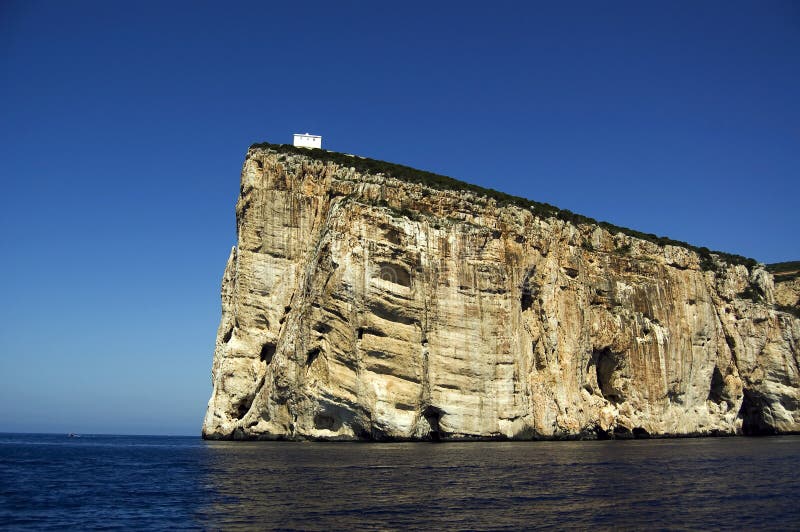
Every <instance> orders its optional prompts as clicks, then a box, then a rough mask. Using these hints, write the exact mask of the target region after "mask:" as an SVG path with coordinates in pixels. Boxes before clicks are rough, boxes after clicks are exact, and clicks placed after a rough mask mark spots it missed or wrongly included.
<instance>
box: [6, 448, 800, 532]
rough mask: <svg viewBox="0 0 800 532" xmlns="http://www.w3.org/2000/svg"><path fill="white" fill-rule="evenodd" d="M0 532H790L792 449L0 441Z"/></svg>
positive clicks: (798, 490)
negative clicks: (641, 531)
mask: <svg viewBox="0 0 800 532" xmlns="http://www.w3.org/2000/svg"><path fill="white" fill-rule="evenodd" d="M0 526H2V527H3V528H12V529H25V528H27V529H36V530H41V529H48V528H59V529H61V528H107V527H114V528H117V527H118V528H135V529H164V528H192V529H237V528H241V529H245V528H246V529H270V528H281V529H312V530H314V529H340V528H350V527H353V528H358V529H397V528H409V527H412V528H436V529H439V528H444V529H520V528H532V527H553V528H563V527H580V528H589V527H591V528H601V529H607V528H625V529H630V528H645V527H647V528H652V527H657V528H669V529H687V528H691V529H696V528H704V529H705V528H755V527H758V528H767V527H768V528H771V529H797V528H798V527H800V437H795V436H786V437H775V438H709V439H691V440H644V441H643V440H636V441H597V442H514V443H446V444H429V443H398V444H355V443H353V444H347V443H336V444H333V443H327V444H326V443H267V442H252V443H246V442H204V441H202V440H200V439H198V438H173V437H153V436H133V437H131V436H88V435H84V436H82V437H81V438H67V437H66V436H65V435H28V434H0Z"/></svg>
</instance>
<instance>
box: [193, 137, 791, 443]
mask: <svg viewBox="0 0 800 532" xmlns="http://www.w3.org/2000/svg"><path fill="white" fill-rule="evenodd" d="M356 160H357V159H354V161H356ZM353 166H358V165H357V164H354V165H353ZM236 215H237V230H238V243H237V245H236V247H234V248H233V249H232V250H231V253H230V256H229V258H228V262H227V266H226V268H225V273H224V277H223V281H222V320H221V323H220V327H219V331H218V334H217V342H216V351H215V355H214V363H213V371H212V380H213V392H212V395H211V399H210V401H209V404H208V411H207V413H206V417H205V421H204V423H203V436H204V437H206V438H226V439H227V438H233V439H330V440H336V439H341V440H352V439H376V440H392V439H469V438H475V439H481V438H498V439H500V438H510V439H536V438H595V437H617V438H620V437H639V436H678V435H713V434H764V433H786V432H794V431H799V430H800V377H799V376H798V352H800V349H799V347H798V343H799V342H800V319H797V318H796V317H794V316H793V315H792V314H791V313H788V312H782V311H778V310H775V308H774V303H775V295H774V283H773V278H772V276H771V275H770V274H769V273H768V272H766V271H765V270H764V269H762V268H760V267H754V268H751V269H748V267H746V266H744V265H729V264H727V263H724V262H722V261H720V260H717V261H715V263H714V264H711V265H710V266H709V264H708V263H707V260H706V259H704V258H703V257H701V256H700V255H698V254H697V253H696V252H694V251H692V250H690V249H688V248H685V247H680V246H672V245H666V246H662V245H659V244H657V243H653V242H649V241H646V240H641V239H637V238H633V237H631V236H627V235H625V234H622V233H616V234H612V232H609V231H608V230H607V229H604V228H603V227H601V226H598V225H595V224H574V223H570V222H566V221H563V220H559V219H558V218H555V217H541V216H537V215H536V214H535V213H533V212H531V211H530V210H526V209H524V208H520V207H517V206H500V205H499V204H498V202H496V201H495V200H493V199H489V198H487V197H485V196H481V195H479V194H475V193H472V192H465V191H457V190H437V189H433V188H429V187H427V186H425V185H423V184H415V183H410V182H406V181H403V180H399V179H394V178H392V177H390V176H387V175H372V174H368V173H362V172H360V171H357V170H356V169H355V168H353V167H347V166H346V165H337V164H334V163H330V162H327V163H326V162H321V161H319V160H316V159H315V158H314V157H313V152H309V155H302V154H296V153H290V152H287V153H284V152H281V151H280V150H275V149H270V148H251V150H250V151H249V152H248V154H247V158H246V160H245V163H244V168H243V170H242V181H241V193H240V196H239V200H238V203H237V205H236ZM704 260H705V263H704Z"/></svg>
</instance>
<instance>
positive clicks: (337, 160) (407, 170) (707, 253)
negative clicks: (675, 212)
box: [250, 142, 757, 270]
mask: <svg viewBox="0 0 800 532" xmlns="http://www.w3.org/2000/svg"><path fill="white" fill-rule="evenodd" d="M255 148H261V149H267V150H273V151H275V152H278V153H293V154H297V155H304V156H306V157H310V158H312V159H316V160H318V161H322V162H330V163H334V164H337V165H340V166H344V167H352V168H355V169H356V170H358V171H360V172H364V173H368V174H373V175H375V174H384V175H386V176H391V177H394V178H397V179H401V180H403V181H407V182H410V183H419V184H421V185H425V186H428V187H431V188H435V189H439V190H460V191H465V192H472V193H473V194H476V195H481V196H486V197H487V198H491V199H493V200H495V201H496V202H497V204H498V205H499V206H501V207H502V206H507V205H514V206H516V207H520V208H523V209H526V210H529V211H531V212H532V213H533V214H535V215H536V216H539V217H541V218H557V219H559V220H564V221H566V222H571V223H573V224H576V225H577V224H592V225H598V226H600V227H602V228H603V229H605V230H607V231H609V232H611V233H623V234H625V235H628V236H631V237H633V238H638V239H641V240H646V241H648V242H653V243H655V244H658V245H661V246H665V245H671V246H680V247H684V248H688V249H691V250H692V251H695V252H696V253H698V254H699V255H700V263H701V267H702V268H703V269H704V270H713V269H714V268H715V265H714V258H713V257H712V254H713V255H716V256H717V259H719V260H722V261H724V262H727V263H728V264H743V265H745V266H747V267H748V268H753V267H754V266H755V265H756V264H757V262H756V261H755V260H754V259H751V258H748V257H743V256H741V255H734V254H731V253H724V252H721V251H711V250H709V249H708V248H706V247H696V246H692V245H691V244H688V243H686V242H682V241H680V240H673V239H671V238H667V237H664V236H657V235H654V234H652V233H642V232H641V231H636V230H634V229H628V228H627V227H620V226H618V225H614V224H611V223H608V222H600V221H597V220H595V219H594V218H589V217H588V216H583V215H581V214H577V213H574V212H572V211H569V210H566V209H559V208H558V207H555V206H553V205H550V204H548V203H541V202H538V201H532V200H529V199H525V198H521V197H519V196H512V195H511V194H506V193H505V192H500V191H499V190H494V189H491V188H484V187H480V186H478V185H473V184H472V183H465V182H464V181H459V180H458V179H454V178H452V177H448V176H444V175H439V174H434V173H433V172H427V171H425V170H417V169H416V168H411V167H409V166H404V165H401V164H395V163H389V162H386V161H379V160H376V159H369V158H366V157H359V156H357V155H348V154H345V153H339V152H333V151H327V150H321V149H309V148H299V147H296V146H292V145H291V144H270V143H269V142H262V143H257V144H253V145H251V146H250V149H255Z"/></svg>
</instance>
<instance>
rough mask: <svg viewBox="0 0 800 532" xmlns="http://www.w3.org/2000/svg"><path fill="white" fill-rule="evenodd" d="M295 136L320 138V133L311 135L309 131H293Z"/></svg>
mask: <svg viewBox="0 0 800 532" xmlns="http://www.w3.org/2000/svg"><path fill="white" fill-rule="evenodd" d="M294 136H295V137H313V138H315V139H321V138H322V135H312V134H311V133H295V134H294Z"/></svg>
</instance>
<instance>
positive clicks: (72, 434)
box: [67, 432, 81, 438]
mask: <svg viewBox="0 0 800 532" xmlns="http://www.w3.org/2000/svg"><path fill="white" fill-rule="evenodd" d="M80 437H81V435H80V434H75V433H74V432H70V433H69V434H67V438H80Z"/></svg>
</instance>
